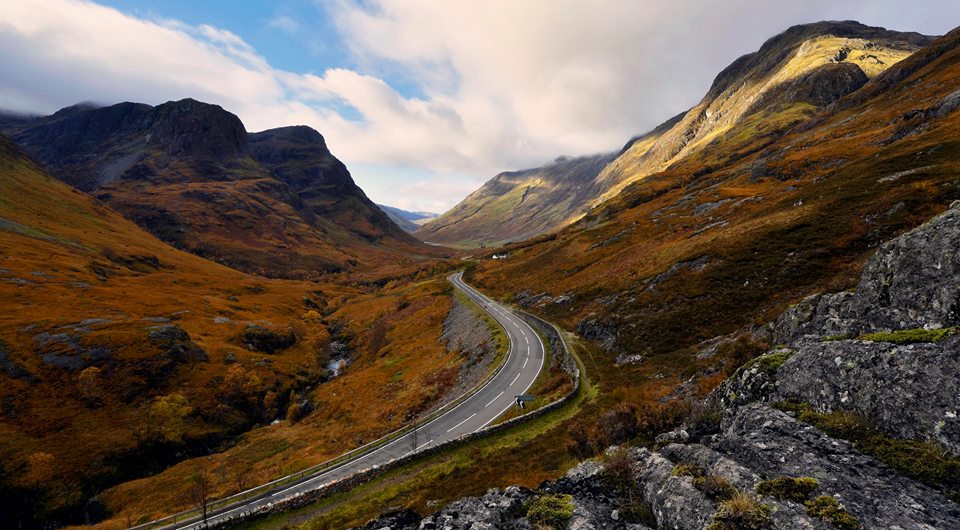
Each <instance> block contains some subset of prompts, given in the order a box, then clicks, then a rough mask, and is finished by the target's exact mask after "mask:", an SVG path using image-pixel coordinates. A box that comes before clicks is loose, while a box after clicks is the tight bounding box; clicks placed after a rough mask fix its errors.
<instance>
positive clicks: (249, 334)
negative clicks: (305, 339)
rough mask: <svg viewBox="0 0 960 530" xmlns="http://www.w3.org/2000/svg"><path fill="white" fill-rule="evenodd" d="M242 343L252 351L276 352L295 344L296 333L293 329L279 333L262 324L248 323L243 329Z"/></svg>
mask: <svg viewBox="0 0 960 530" xmlns="http://www.w3.org/2000/svg"><path fill="white" fill-rule="evenodd" d="M243 343H244V344H246V346H247V348H249V349H251V350H254V351H258V352H262V353H276V352H278V351H280V350H285V349H287V348H289V347H291V346H293V345H294V344H296V343H297V334H296V333H295V332H294V330H293V329H289V330H287V331H286V332H283V333H281V332H278V331H274V330H270V329H267V328H264V327H263V326H257V325H249V326H247V327H246V329H244V331H243Z"/></svg>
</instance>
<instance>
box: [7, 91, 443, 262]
mask: <svg viewBox="0 0 960 530" xmlns="http://www.w3.org/2000/svg"><path fill="white" fill-rule="evenodd" d="M0 132H3V133H4V134H6V135H7V136H9V137H10V138H11V139H12V140H13V141H14V142H15V143H16V144H18V145H19V146H20V147H21V148H22V149H23V150H25V151H26V152H27V153H28V154H30V156H32V157H33V158H34V159H35V160H37V161H38V162H39V163H40V164H42V165H43V166H44V167H45V168H46V169H47V170H49V171H50V173H51V174H53V175H54V176H55V177H57V178H59V179H61V180H63V181H64V182H66V183H68V184H71V185H73V186H74V187H76V188H78V189H80V190H82V191H86V192H89V193H91V194H93V195H94V196H95V197H97V198H99V199H101V200H103V201H105V202H106V203H107V204H109V205H111V206H112V207H113V208H115V209H116V210H118V211H119V212H121V213H123V214H124V215H125V216H126V217H128V218H129V219H132V220H133V221H135V222H136V223H137V224H139V225H140V226H142V227H143V228H145V229H147V230H148V231H150V232H152V233H153V234H155V235H156V236H157V237H159V238H161V239H163V240H164V241H166V242H168V243H171V244H173V245H174V246H176V247H178V248H181V249H184V250H188V251H190V252H193V253H195V254H197V255H200V256H203V257H207V258H210V259H213V260H215V261H218V262H220V263H223V264H226V265H229V266H231V267H234V268H237V269H239V270H243V271H246V272H253V273H257V274H261V275H265V276H270V277H285V278H309V277H313V276H316V275H317V274H322V273H329V272H338V271H357V272H370V271H375V270H377V269H378V268H379V267H381V266H382V265H385V266H392V265H393V264H395V263H397V262H398V261H399V262H415V261H417V260H419V259H422V258H423V257H425V256H429V257H438V256H440V255H442V251H441V250H439V249H436V248H434V247H429V246H427V245H423V244H421V243H420V242H419V241H417V240H416V239H415V238H413V237H411V236H410V235H408V234H407V233H406V232H404V231H403V230H401V229H400V228H399V227H398V226H397V225H396V224H394V223H393V222H392V221H391V220H390V219H389V218H388V217H387V216H386V215H385V214H384V213H383V212H382V211H381V210H380V209H379V208H377V207H376V205H374V204H373V202H371V201H370V200H369V199H368V198H367V197H366V195H365V194H364V193H363V191H362V190H361V189H360V188H359V187H358V186H357V185H356V184H355V183H354V182H353V179H352V178H351V177H350V173H349V171H348V170H347V168H346V167H345V166H344V165H343V163H341V162H340V161H339V160H337V158H336V157H334V156H333V154H331V153H330V151H329V150H328V149H327V146H326V143H325V142H324V139H323V136H322V135H320V133H318V132H317V131H314V130H313V129H310V128H309V127H304V126H298V127H284V128H279V129H271V130H268V131H263V132H259V133H247V131H246V129H245V128H244V125H243V123H242V122H241V121H240V119H239V118H238V117H237V116H235V115H233V114H231V113H229V112H227V111H225V110H223V109H222V108H220V107H219V106H216V105H210V104H207V103H202V102H199V101H195V100H192V99H184V100H181V101H171V102H168V103H164V104H162V105H158V106H156V107H153V106H150V105H145V104H140V103H119V104H116V105H111V106H108V107H96V106H93V105H88V104H83V105H77V106H73V107H67V108H65V109H62V110H60V111H58V112H56V113H54V114H53V115H50V116H43V117H17V116H6V117H5V118H4V119H3V120H0Z"/></svg>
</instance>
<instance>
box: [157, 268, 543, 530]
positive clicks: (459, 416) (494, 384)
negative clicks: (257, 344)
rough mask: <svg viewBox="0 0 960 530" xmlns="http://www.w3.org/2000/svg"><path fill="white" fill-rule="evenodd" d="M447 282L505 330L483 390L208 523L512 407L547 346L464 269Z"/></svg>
mask: <svg viewBox="0 0 960 530" xmlns="http://www.w3.org/2000/svg"><path fill="white" fill-rule="evenodd" d="M448 280H449V281H450V282H451V283H453V285H454V286H455V287H456V288H457V289H459V290H460V291H462V292H463V293H464V294H466V295H467V296H468V297H470V298H471V299H472V300H473V301H474V302H476V303H477V305H479V306H480V307H481V308H483V309H484V310H485V311H487V312H488V313H489V314H490V315H491V316H493V318H495V319H496V320H497V321H498V322H499V323H500V324H501V325H502V326H503V328H504V329H505V330H506V332H507V336H508V338H509V339H510V350H509V354H508V355H507V359H506V361H505V362H504V364H503V367H502V368H501V369H500V371H499V372H498V373H497V374H496V375H495V376H494V377H493V378H492V379H491V380H490V381H489V382H488V383H487V384H486V385H485V386H484V387H483V388H481V389H480V391H479V392H477V393H476V394H474V395H473V396H471V397H470V398H468V399H467V400H465V401H463V402H462V403H460V404H459V405H457V406H456V407H454V408H453V409H451V410H450V411H448V412H446V413H445V414H443V415H442V416H440V417H438V418H435V419H434V420H433V421H431V422H430V423H428V424H426V425H424V426H422V427H420V428H418V429H417V431H416V432H415V433H408V434H407V435H405V436H402V437H400V438H398V439H396V440H394V441H392V442H390V443H389V444H387V445H384V446H383V447H380V448H378V449H375V450H373V451H371V452H368V453H366V454H362V455H359V456H358V457H356V458H354V459H351V460H348V461H346V462H344V463H342V464H340V465H338V466H337V467H335V468H332V469H327V470H324V471H320V472H318V473H317V474H316V475H311V476H307V477H304V479H303V480H301V481H300V482H297V483H295V484H286V485H284V486H282V487H279V488H278V489H277V490H273V491H267V492H265V493H263V494H262V495H259V496H257V497H253V498H251V499H248V500H246V501H244V502H243V503H242V504H239V505H232V506H228V507H225V508H222V509H220V510H217V511H214V512H212V513H211V514H210V515H208V518H207V522H208V524H211V523H214V522H216V521H219V520H222V519H224V518H228V517H231V516H236V515H238V514H240V513H242V512H247V511H251V510H254V509H256V508H259V507H261V506H266V505H267V504H271V503H274V502H277V501H280V500H282V499H285V498H287V497H290V496H293V495H296V494H298V493H301V492H306V491H310V490H313V489H315V488H318V487H320V486H322V485H324V484H326V483H328V482H332V481H334V480H337V479H341V478H344V477H347V476H350V475H352V474H353V473H356V472H357V471H360V470H363V469H367V468H370V467H373V466H376V465H383V464H386V463H387V462H389V461H391V460H393V459H395V458H400V457H403V456H406V455H408V454H410V453H411V452H413V451H418V450H422V449H425V448H427V447H430V446H431V445H436V444H439V443H443V442H445V441H448V440H453V439H455V438H458V437H459V436H462V435H465V434H470V433H473V432H476V431H478V430H480V429H482V428H484V427H486V426H487V425H489V424H491V423H492V422H493V421H494V420H496V419H497V418H498V417H500V416H501V415H503V413H504V412H506V411H507V410H509V409H510V408H511V407H514V406H516V401H515V399H516V396H517V395H519V394H525V393H526V392H527V390H529V389H530V387H531V386H532V385H533V382H534V381H535V380H536V379H537V376H538V375H539V374H540V370H541V369H542V368H543V362H544V355H545V352H544V347H543V343H542V342H541V341H540V338H539V336H538V335H537V334H536V332H534V331H533V329H532V328H531V327H530V326H529V325H527V323H525V322H524V321H523V320H521V319H520V318H518V317H516V316H514V315H513V314H512V313H511V312H510V311H509V310H507V309H506V308H504V307H503V306H501V305H500V304H498V303H496V302H494V301H493V300H491V299H489V298H487V297H486V296H484V295H483V294H481V293H480V292H478V291H477V290H475V289H473V288H472V287H470V286H469V285H467V284H466V283H464V281H463V273H457V274H453V275H451V276H450V277H449V278H448ZM200 527H202V522H201V521H199V520H198V519H193V520H186V521H182V522H180V523H177V524H175V525H170V526H168V527H167V528H183V529H194V528H200Z"/></svg>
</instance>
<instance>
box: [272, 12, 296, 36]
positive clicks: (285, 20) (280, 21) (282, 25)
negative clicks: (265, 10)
mask: <svg viewBox="0 0 960 530" xmlns="http://www.w3.org/2000/svg"><path fill="white" fill-rule="evenodd" d="M267 27H270V28H273V29H279V30H280V31H283V32H286V33H289V34H291V35H293V34H295V33H297V32H298V31H300V23H299V22H297V21H296V20H294V19H292V18H290V17H288V16H286V15H278V16H275V17H273V18H271V19H270V20H269V21H268V22H267Z"/></svg>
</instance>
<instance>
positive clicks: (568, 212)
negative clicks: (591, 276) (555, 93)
mask: <svg viewBox="0 0 960 530" xmlns="http://www.w3.org/2000/svg"><path fill="white" fill-rule="evenodd" d="M613 158H614V155H612V154H605V155H595V156H588V157H581V158H559V159H557V160H556V161H554V162H553V163H552V164H548V165H546V166H542V167H537V168H533V169H526V170H522V171H508V172H505V173H500V174H499V175H497V176H496V177H493V178H492V179H490V180H489V181H487V183H486V184H484V185H483V186H482V187H481V188H480V189H478V190H477V191H475V192H473V193H471V194H470V195H469V196H467V198H466V199H464V200H463V201H461V202H460V203H459V204H457V205H456V206H454V207H453V208H452V209H450V210H449V211H447V212H446V213H444V214H443V215H441V216H440V217H438V218H436V219H434V220H432V221H430V222H429V223H427V224H425V225H424V226H423V227H422V228H420V230H418V231H417V232H416V235H417V237H419V238H421V239H423V240H424V241H430V242H434V243H443V244H450V243H456V244H460V245H465V246H477V245H483V244H495V243H507V242H511V241H521V240H523V239H527V238H529V237H533V236H535V235H538V234H541V233H543V232H546V231H549V230H552V229H554V228H556V227H559V226H563V225H564V224H566V223H569V222H570V220H571V217H573V218H576V217H577V216H578V215H582V214H583V211H581V209H582V206H583V205H584V204H585V203H586V202H587V201H589V200H590V199H591V198H592V197H595V196H596V190H594V188H593V181H594V178H595V177H596V176H597V173H599V172H600V170H601V169H603V167H604V166H606V165H607V163H609V162H610V161H611V160H613Z"/></svg>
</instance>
